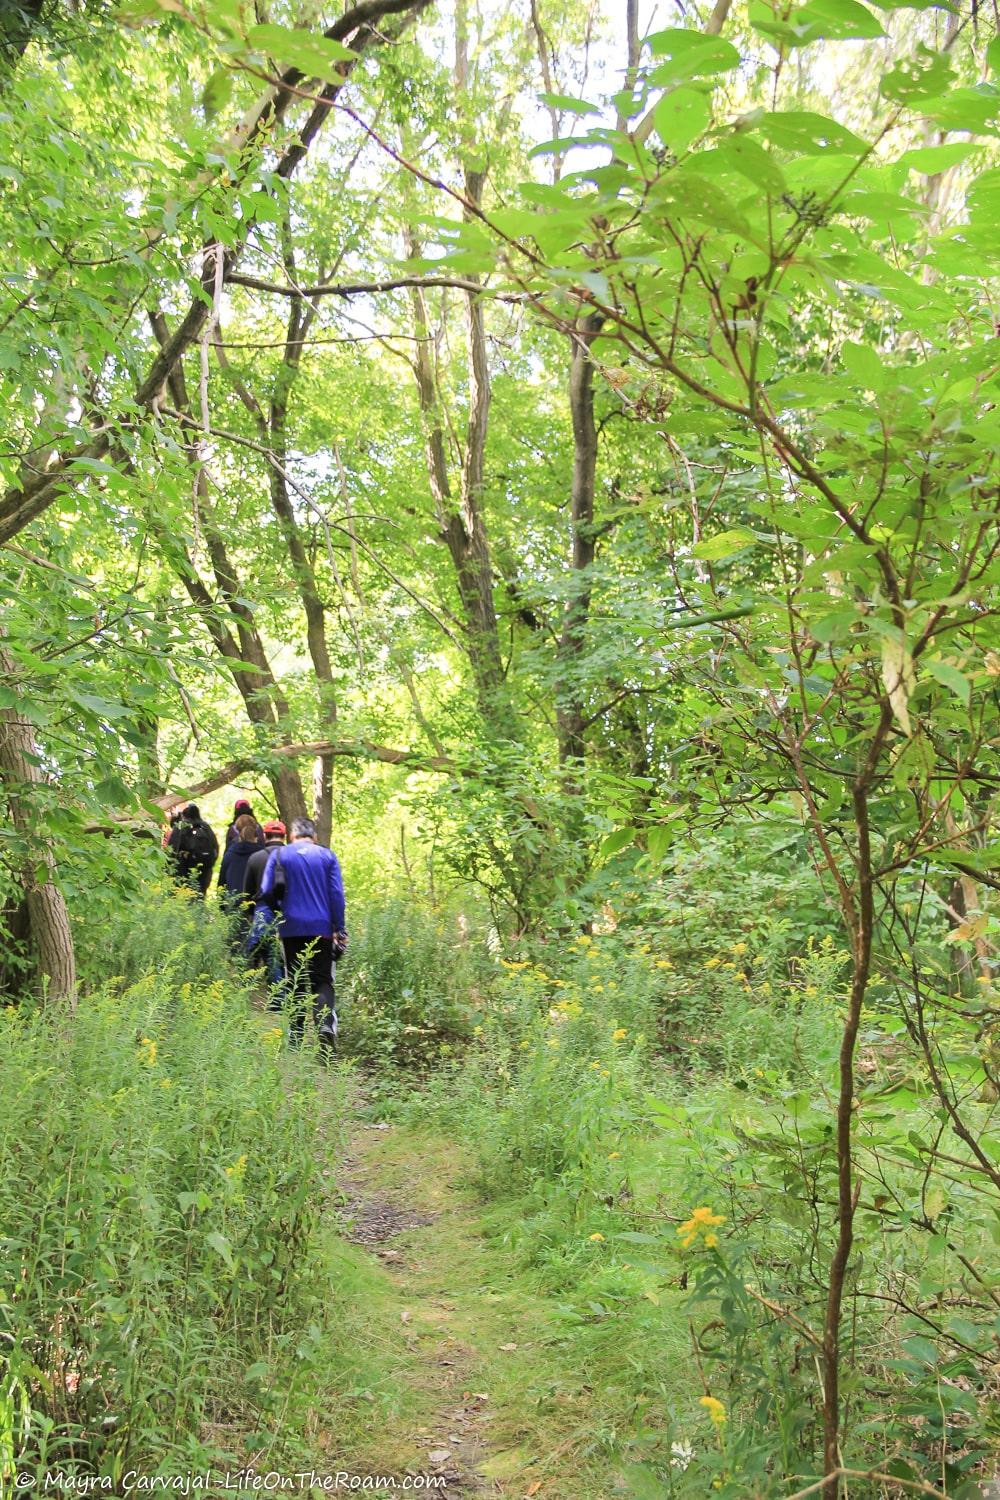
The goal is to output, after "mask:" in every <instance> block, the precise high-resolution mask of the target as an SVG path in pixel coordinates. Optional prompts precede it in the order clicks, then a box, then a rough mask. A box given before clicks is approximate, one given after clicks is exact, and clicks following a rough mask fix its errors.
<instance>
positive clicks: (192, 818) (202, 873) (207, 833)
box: [167, 802, 219, 898]
mask: <svg viewBox="0 0 1000 1500" xmlns="http://www.w3.org/2000/svg"><path fill="white" fill-rule="evenodd" d="M167 851H168V853H169V854H170V855H171V856H172V859H173V865H174V875H175V877H176V879H177V881H178V883H179V884H181V885H187V886H190V885H193V886H194V887H195V890H196V891H197V893H198V895H199V896H201V897H202V898H204V897H205V895H206V893H207V891H208V888H209V886H210V885H211V883H212V867H213V866H214V864H215V861H216V860H217V859H218V857H219V841H218V839H217V838H216V837H215V833H214V831H213V829H211V828H210V827H209V826H208V824H207V823H206V822H205V820H204V818H203V817H202V815H201V812H200V811H199V809H198V808H197V807H196V806H195V804H194V803H193V802H189V803H188V805H187V807H186V808H185V809H184V811H183V813H182V814H181V816H180V818H179V820H178V822H177V823H176V824H175V825H174V827H173V828H172V829H171V830H170V837H169V839H168V840H167Z"/></svg>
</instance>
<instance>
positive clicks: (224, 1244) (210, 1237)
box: [205, 1230, 236, 1271]
mask: <svg viewBox="0 0 1000 1500" xmlns="http://www.w3.org/2000/svg"><path fill="white" fill-rule="evenodd" d="M205 1243H206V1244H207V1245H208V1246H209V1247H210V1248H211V1249H212V1250H214V1251H215V1253H216V1255H221V1256H222V1259H223V1260H224V1261H225V1263H226V1265H227V1266H228V1267H229V1269H230V1270H231V1271H235V1269H236V1265H235V1263H234V1261H233V1252H232V1247H231V1246H230V1244H229V1241H228V1240H227V1239H226V1237H225V1235H224V1234H219V1232H218V1230H214V1231H213V1232H212V1233H211V1234H206V1236H205Z"/></svg>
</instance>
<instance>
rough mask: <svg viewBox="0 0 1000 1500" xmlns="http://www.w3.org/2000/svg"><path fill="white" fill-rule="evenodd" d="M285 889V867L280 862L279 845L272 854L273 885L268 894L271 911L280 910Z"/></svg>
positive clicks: (286, 885) (286, 887)
mask: <svg viewBox="0 0 1000 1500" xmlns="http://www.w3.org/2000/svg"><path fill="white" fill-rule="evenodd" d="M287 889H288V882H287V880H286V879H285V867H284V865H283V864H282V863H281V847H280V845H279V847H278V852H277V854H276V855H275V856H274V885H273V886H272V887H271V891H270V894H269V896H268V904H269V906H270V907H271V909H272V911H280V909H281V905H282V902H283V901H284V899H285V893H286V891H287Z"/></svg>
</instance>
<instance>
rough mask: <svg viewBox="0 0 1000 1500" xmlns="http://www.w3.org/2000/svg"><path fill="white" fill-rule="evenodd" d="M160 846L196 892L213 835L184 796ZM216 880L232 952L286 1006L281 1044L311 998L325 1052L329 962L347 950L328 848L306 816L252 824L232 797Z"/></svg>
mask: <svg viewBox="0 0 1000 1500" xmlns="http://www.w3.org/2000/svg"><path fill="white" fill-rule="evenodd" d="M163 845H164V848H165V849H166V850H167V853H168V855H169V857H170V861H171V865H172V869H173V874H174V877H175V879H176V880H177V881H178V882H179V883H180V884H182V885H185V886H187V887H189V888H192V889H193V890H194V891H195V892H196V894H197V895H198V896H200V897H201V898H202V899H203V898H204V897H205V896H206V895H207V894H208V891H209V887H210V886H211V883H212V871H213V869H214V868H215V862H216V860H217V859H218V857H219V841H218V839H217V838H216V835H215V831H214V829H212V828H211V827H210V825H209V824H208V823H206V821H205V820H204V818H203V817H202V815H201V811H200V809H199V808H198V807H197V806H196V805H195V804H194V803H193V802H190V803H188V805H187V806H186V807H183V808H177V809H175V810H174V812H173V813H172V814H171V816H170V826H169V828H168V829H167V830H166V831H165V833H164V836H163ZM218 885H219V890H220V892H221V896H222V901H223V903H224V905H225V906H226V908H227V909H228V911H229V913H230V915H231V919H232V924H233V947H234V950H235V951H236V952H238V953H242V954H243V955H244V956H245V957H246V958H247V960H248V961H249V962H250V963H251V964H252V965H254V966H255V967H258V968H264V969H265V970H266V971H267V976H268V980H269V982H270V997H271V998H270V1005H271V1008H272V1009H274V1010H285V1009H287V1011H288V1015H289V1030H288V1039H289V1042H290V1043H291V1045H292V1046H298V1045H300V1044H301V1041H302V1036H303V1032H304V1030H305V1018H306V1010H307V1007H308V1005H309V1003H310V1001H311V1003H312V1008H313V1015H314V1018H315V1022H316V1032H317V1036H318V1039H319V1045H320V1048H321V1051H322V1052H323V1053H324V1054H326V1055H329V1054H330V1053H332V1052H333V1051H334V1050H335V1048H336V1045H337V1011H336V1004H335V1001H336V996H335V990H334V981H333V974H334V965H335V964H336V962H337V960H338V959H340V958H342V957H343V955H344V952H345V951H346V948H347V931H346V928H345V909H344V883H343V879H342V878H341V873H340V865H339V863H338V860H337V856H336V855H335V854H334V853H333V850H332V849H327V848H325V847H324V846H323V845H322V844H319V843H317V841H316V825H315V823H314V822H313V821H312V819H311V818H295V819H293V821H292V826H291V833H290V834H289V832H288V830H287V829H286V827H285V825H284V823H282V822H281V821H280V820H279V819H273V820H272V821H270V822H267V823H264V824H263V825H262V824H260V823H258V821H257V819H256V818H255V817H254V814H253V809H252V808H251V806H250V803H249V802H248V801H247V800H246V798H245V797H241V798H239V799H238V800H237V802H236V806H235V808H234V810H233V821H232V822H231V823H230V825H229V828H228V829H227V831H226V843H225V849H224V851H223V855H222V863H221V864H220V866H219V877H218Z"/></svg>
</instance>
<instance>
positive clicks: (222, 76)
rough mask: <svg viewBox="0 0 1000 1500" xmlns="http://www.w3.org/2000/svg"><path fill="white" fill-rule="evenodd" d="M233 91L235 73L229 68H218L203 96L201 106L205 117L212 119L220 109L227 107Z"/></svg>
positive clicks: (206, 86) (207, 84)
mask: <svg viewBox="0 0 1000 1500" xmlns="http://www.w3.org/2000/svg"><path fill="white" fill-rule="evenodd" d="M232 92H233V75H232V72H231V71H230V69H229V68H216V69H215V71H214V72H213V73H212V75H211V77H210V78H209V80H208V82H207V83H206V85H205V88H204V90H203V92H202V96H201V107H202V109H203V110H204V111H205V118H206V119H207V120H211V119H212V118H213V117H214V116H215V115H217V114H218V113H219V111H220V109H225V107H226V105H227V104H228V103H229V100H230V98H231V97H232Z"/></svg>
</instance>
